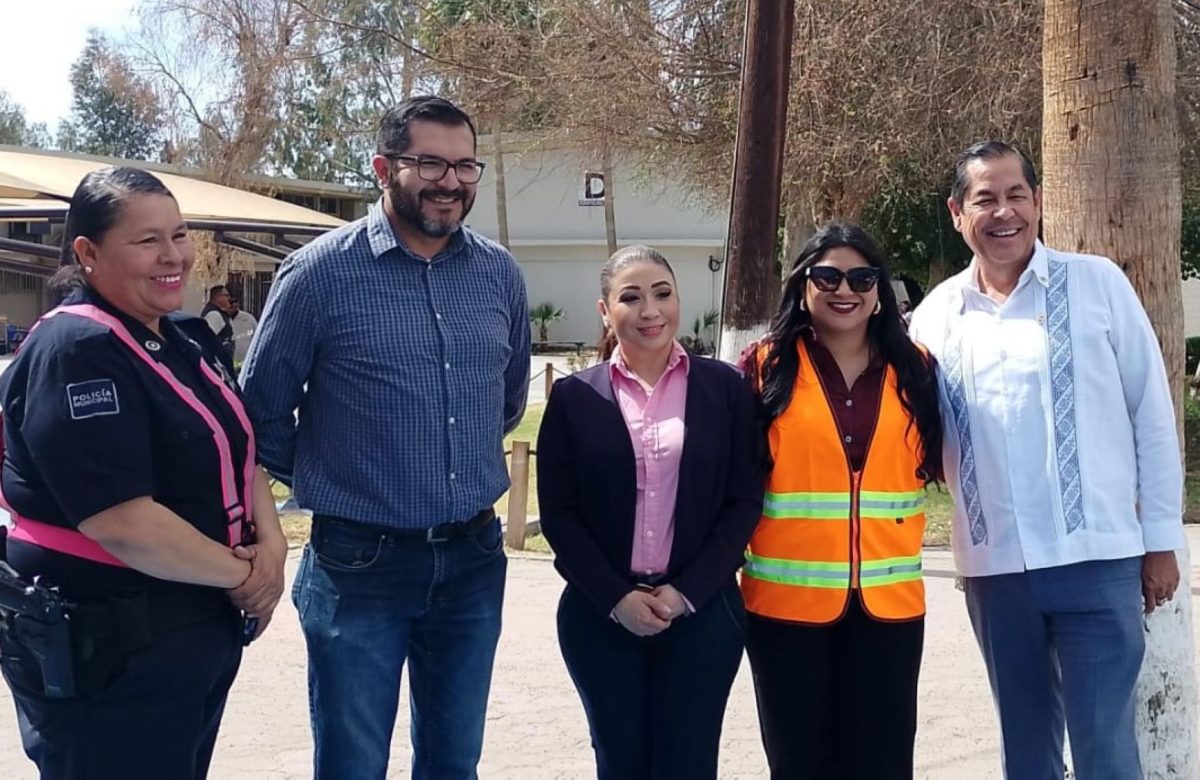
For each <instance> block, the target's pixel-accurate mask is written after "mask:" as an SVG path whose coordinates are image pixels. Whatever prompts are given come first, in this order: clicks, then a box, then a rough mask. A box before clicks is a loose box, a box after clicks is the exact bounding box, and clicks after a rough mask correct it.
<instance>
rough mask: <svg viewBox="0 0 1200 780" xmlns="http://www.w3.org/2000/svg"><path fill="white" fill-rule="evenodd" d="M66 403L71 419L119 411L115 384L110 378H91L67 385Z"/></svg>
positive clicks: (117, 412) (82, 418) (119, 405)
mask: <svg viewBox="0 0 1200 780" xmlns="http://www.w3.org/2000/svg"><path fill="white" fill-rule="evenodd" d="M67 405H68V406H69V407H70V409H71V419H72V420H86V419H87V418H89V417H99V416H100V415H104V414H120V413H121V404H120V402H119V401H118V400H117V385H116V383H115V382H113V381H112V380H111V379H92V380H89V381H87V382H76V383H75V384H72V385H67Z"/></svg>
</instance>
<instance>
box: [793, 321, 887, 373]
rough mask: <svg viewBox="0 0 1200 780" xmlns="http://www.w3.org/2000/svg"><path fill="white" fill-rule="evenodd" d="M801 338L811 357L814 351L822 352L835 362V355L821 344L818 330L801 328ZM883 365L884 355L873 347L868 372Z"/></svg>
mask: <svg viewBox="0 0 1200 780" xmlns="http://www.w3.org/2000/svg"><path fill="white" fill-rule="evenodd" d="M800 338H801V339H802V340H803V341H804V343H805V344H806V345H807V346H808V349H809V354H810V355H811V354H812V353H813V352H814V351H820V353H821V354H822V355H824V356H827V357H828V358H829V359H830V360H833V355H832V354H830V352H829V350H828V349H826V348H825V345H824V344H822V343H821V339H820V337H819V336H817V329H816V328H814V327H813V326H812V325H808V326H806V327H804V328H801V330H800ZM798 348H799V345H798V344H797V349H798ZM883 364H884V360H883V354H882V353H881V352H880V351H879V350H878V349H875V348H874V347H872V348H871V354H870V357H868V358H867V370H874V369H877V368H880V367H881V366H883Z"/></svg>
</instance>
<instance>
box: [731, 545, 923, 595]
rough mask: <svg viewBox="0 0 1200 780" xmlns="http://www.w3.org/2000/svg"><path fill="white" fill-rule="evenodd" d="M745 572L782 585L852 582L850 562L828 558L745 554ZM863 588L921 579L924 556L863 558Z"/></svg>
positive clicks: (841, 586) (825, 585)
mask: <svg viewBox="0 0 1200 780" xmlns="http://www.w3.org/2000/svg"><path fill="white" fill-rule="evenodd" d="M743 571H744V572H745V573H747V574H749V575H750V576H752V577H755V578H756V579H760V580H766V581H767V582H775V583H779V584H782V585H804V586H805V587H809V588H839V589H845V588H846V587H848V586H849V584H850V564H848V563H829V562H826V561H792V560H786V559H783V558H764V557H762V556H761V555H754V554H752V553H750V554H747V555H746V566H745V568H744V569H743ZM859 578H860V582H859V585H860V587H863V588H875V587H879V586H881V585H891V584H892V583H894V582H911V581H913V580H919V579H921V556H920V555H912V556H907V557H902V558H885V559H883V560H878V561H864V562H863V563H862V568H861V569H860V571H859Z"/></svg>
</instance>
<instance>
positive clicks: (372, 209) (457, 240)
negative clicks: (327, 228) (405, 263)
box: [367, 195, 470, 263]
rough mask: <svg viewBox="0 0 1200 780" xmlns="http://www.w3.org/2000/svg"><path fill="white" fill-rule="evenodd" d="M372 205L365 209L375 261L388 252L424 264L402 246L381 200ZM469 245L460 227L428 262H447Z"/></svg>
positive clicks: (466, 235)
mask: <svg viewBox="0 0 1200 780" xmlns="http://www.w3.org/2000/svg"><path fill="white" fill-rule="evenodd" d="M384 197H386V195H385V196H381V197H380V198H379V200H377V201H375V202H374V203H372V204H371V205H370V206H368V207H367V243H368V244H369V245H370V247H371V254H372V255H374V256H375V258H376V259H382V258H383V256H384V255H385V254H387V253H389V252H393V251H397V252H399V253H401V254H402V255H404V256H406V257H411V258H413V259H414V260H419V261H421V262H422V263H424V262H426V260H425V258H423V257H419V256H418V255H416V254H414V253H413V252H412V251H411V250H410V249H409V248H408V247H407V246H405V245H404V241H403V239H401V238H400V236H398V235H396V231H395V230H393V229H392V223H391V222H390V221H389V220H388V217H387V213H386V212H385V211H384V210H383V198H384ZM469 244H470V237H469V236H468V231H467V229H466V227H460V228H459V229H458V230H456V231H454V233H452V234H451V235H450V243H448V244H447V245H446V248H445V249H443V250H442V251H441V252H438V253H437V255H435V256H434V257H433V258H431V259H430V260H429V262H433V263H438V262H441V261H442V260H447V259H449V258H451V257H455V256H457V255H458V254H460V253H462V250H463V249H464V248H465V247H466V246H468V245H469Z"/></svg>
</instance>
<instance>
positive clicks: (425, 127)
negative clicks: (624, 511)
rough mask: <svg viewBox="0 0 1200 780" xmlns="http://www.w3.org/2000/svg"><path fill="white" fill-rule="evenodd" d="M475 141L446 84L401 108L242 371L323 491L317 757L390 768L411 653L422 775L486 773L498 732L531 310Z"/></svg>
mask: <svg viewBox="0 0 1200 780" xmlns="http://www.w3.org/2000/svg"><path fill="white" fill-rule="evenodd" d="M475 154H476V147H475V128H474V125H473V124H472V123H471V120H470V118H469V117H468V116H467V115H466V114H465V113H463V112H462V111H461V110H460V109H459V108H457V107H456V106H454V105H453V104H452V103H450V102H448V101H446V100H443V99H441V98H437V97H414V98H411V99H409V100H406V101H404V102H403V103H401V104H400V105H399V106H397V107H396V108H393V109H391V110H390V111H388V112H387V113H386V114H385V115H384V116H383V119H382V121H381V122H380V126H379V133H378V149H377V153H376V155H375V156H374V157H373V158H372V160H371V164H372V167H373V169H374V172H375V175H376V176H377V177H378V181H379V186H380V188H381V189H382V190H383V197H382V198H380V200H379V201H378V202H377V203H375V204H373V205H372V206H371V208H370V210H369V213H368V214H367V216H366V217H364V218H362V219H360V220H358V221H356V222H354V223H351V224H349V225H346V226H344V227H342V228H339V229H338V230H335V231H333V232H331V233H328V234H326V235H324V236H322V237H320V238H318V239H316V240H315V241H313V242H312V243H310V244H307V245H306V246H304V247H303V248H302V249H299V250H297V251H296V252H294V253H293V254H292V255H291V256H290V257H289V258H288V259H287V261H285V262H284V264H283V265H282V266H281V268H280V270H279V274H278V277H277V279H276V281H275V284H274V286H273V287H272V288H271V293H270V297H269V299H268V301H267V304H266V308H265V310H264V311H263V317H262V321H261V324H260V326H259V331H258V334H257V335H256V336H255V339H254V342H253V344H252V346H251V349H250V354H249V355H248V356H247V358H246V363H245V366H244V368H243V371H242V383H243V387H244V392H245V397H246V405H247V407H248V408H249V410H250V414H251V416H252V417H253V420H254V423H255V428H256V430H257V432H258V437H259V439H258V440H259V448H260V455H261V458H262V461H263V463H264V465H265V466H266V467H267V469H268V470H270V471H271V472H272V473H273V474H275V475H276V476H277V477H278V478H279V479H280V480H282V481H283V482H285V483H287V484H289V485H291V486H292V489H293V491H294V493H295V497H296V500H297V501H298V502H299V504H300V506H301V507H303V508H305V509H310V510H312V512H313V524H312V535H311V538H310V541H309V543H308V545H307V546H306V547H305V548H304V555H303V558H302V559H301V563H300V569H299V572H298V573H297V575H296V584H295V587H294V589H293V601H294V602H295V604H296V608H297V610H298V611H299V613H300V623H301V627H302V629H303V631H304V636H305V639H306V642H307V645H308V654H309V664H308V668H309V675H308V679H309V701H310V710H311V717H312V728H313V737H314V741H315V755H314V767H315V772H314V774H315V776H316V777H317V778H337V779H338V780H340V779H341V778H382V777H384V776H385V775H386V773H387V764H388V752H389V745H390V742H391V736H392V729H393V726H394V723H395V717H396V709H397V706H398V700H399V691H400V676H401V670H402V668H403V666H404V664H405V662H406V661H407V663H408V675H409V681H410V698H411V713H412V726H411V729H410V736H411V740H412V776H413V777H414V778H418V779H420V778H437V780H443V778H446V779H449V780H454V779H455V778H474V777H475V774H476V765H477V763H478V761H479V756H480V752H481V751H482V747H483V728H484V715H485V709H486V705H487V696H488V689H489V687H490V684H491V675H492V662H493V658H494V656H495V650H496V642H497V640H498V638H499V636H500V610H501V603H502V601H503V595H504V580H505V569H506V560H505V557H504V550H503V540H502V537H501V533H500V523H499V520H498V519H497V518H496V516H495V514H494V513H493V512H492V509H491V507H492V505H493V504H494V503H495V502H496V500H497V499H499V497H500V495H501V494H502V493H503V492H504V491H505V490H506V489H507V488H508V472H507V468H506V466H505V460H504V447H503V436H504V434H505V433H506V432H508V431H510V430H512V428H513V427H515V426H516V424H517V423H518V422H519V421H520V419H521V416H522V414H523V413H524V410H525V398H526V392H527V386H528V381H529V350H530V328H529V322H528V318H527V317H528V315H527V304H526V294H525V284H524V280H523V279H522V276H521V272H520V270H519V269H518V267H517V264H516V263H515V262H514V260H513V258H512V256H511V255H510V254H509V253H508V252H507V251H506V250H505V249H504V248H502V247H501V246H499V245H498V244H496V243H494V242H492V241H490V240H488V239H486V238H484V237H483V236H481V235H479V234H477V233H475V232H474V231H472V230H470V229H469V228H467V227H465V226H464V225H463V220H464V219H466V216H467V214H468V213H469V212H470V210H471V205H472V204H473V203H474V201H475V192H476V187H477V185H478V183H479V180H480V176H481V175H482V173H483V169H484V165H483V163H481V162H479V161H478V160H476V158H475ZM297 409H298V410H299V415H298V416H297V415H296V410H297Z"/></svg>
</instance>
